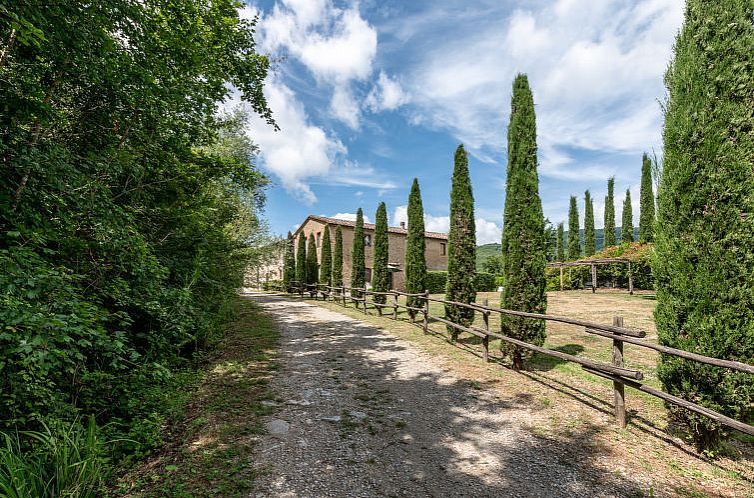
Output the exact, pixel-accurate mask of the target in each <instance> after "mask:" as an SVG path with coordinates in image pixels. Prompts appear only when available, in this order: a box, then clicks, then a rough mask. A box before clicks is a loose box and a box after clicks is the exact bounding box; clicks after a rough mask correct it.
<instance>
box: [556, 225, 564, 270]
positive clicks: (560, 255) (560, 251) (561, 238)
mask: <svg viewBox="0 0 754 498" xmlns="http://www.w3.org/2000/svg"><path fill="white" fill-rule="evenodd" d="M556 258H557V259H558V261H560V262H563V261H565V233H563V223H562V222H561V223H558V248H557V255H556Z"/></svg>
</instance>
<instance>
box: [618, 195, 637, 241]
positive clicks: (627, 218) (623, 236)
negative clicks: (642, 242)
mask: <svg viewBox="0 0 754 498" xmlns="http://www.w3.org/2000/svg"><path fill="white" fill-rule="evenodd" d="M620 241H621V243H623V242H633V241H634V214H633V211H632V209H631V191H630V190H629V189H626V198H625V199H624V200H623V221H622V223H621V227H620Z"/></svg>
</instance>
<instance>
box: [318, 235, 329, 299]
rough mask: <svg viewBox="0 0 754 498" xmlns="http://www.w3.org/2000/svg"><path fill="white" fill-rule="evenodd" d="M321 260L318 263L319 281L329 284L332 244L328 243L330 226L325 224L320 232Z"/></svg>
mask: <svg viewBox="0 0 754 498" xmlns="http://www.w3.org/2000/svg"><path fill="white" fill-rule="evenodd" d="M320 257H321V259H322V261H321V262H320V265H319V283H321V284H325V285H331V284H330V282H331V281H332V244H331V243H330V227H329V226H328V225H325V230H324V233H323V234H322V254H321V256H320Z"/></svg>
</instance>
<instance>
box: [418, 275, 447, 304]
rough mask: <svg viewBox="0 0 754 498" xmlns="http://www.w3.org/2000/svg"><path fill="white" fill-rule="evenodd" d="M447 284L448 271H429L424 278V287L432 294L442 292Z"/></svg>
mask: <svg viewBox="0 0 754 498" xmlns="http://www.w3.org/2000/svg"><path fill="white" fill-rule="evenodd" d="M447 285H448V272H446V271H428V272H427V275H426V277H425V278H424V287H425V289H426V290H428V291H429V293H430V294H442V293H443V292H445V288H446V287H447ZM421 304H424V303H423V302H422V303H421Z"/></svg>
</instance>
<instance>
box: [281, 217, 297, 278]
mask: <svg viewBox="0 0 754 498" xmlns="http://www.w3.org/2000/svg"><path fill="white" fill-rule="evenodd" d="M294 280H296V252H295V248H294V247H293V236H292V235H291V232H288V237H287V238H286V239H285V258H284V259H283V288H285V290H286V292H291V282H293V281H294Z"/></svg>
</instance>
